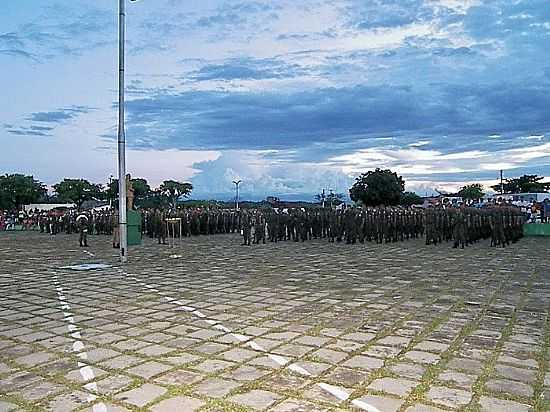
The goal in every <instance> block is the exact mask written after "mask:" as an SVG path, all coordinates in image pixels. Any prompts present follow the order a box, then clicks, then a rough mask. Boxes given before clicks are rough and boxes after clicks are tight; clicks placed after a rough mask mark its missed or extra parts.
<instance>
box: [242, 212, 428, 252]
mask: <svg viewBox="0 0 550 412" xmlns="http://www.w3.org/2000/svg"><path fill="white" fill-rule="evenodd" d="M241 221H242V234H243V244H244V245H250V244H252V243H256V244H257V243H265V242H266V240H269V241H270V242H279V241H285V240H290V241H294V242H305V241H308V240H312V239H327V240H328V241H329V242H332V243H334V242H345V243H347V244H355V243H357V242H359V243H365V241H368V242H371V241H374V242H377V243H390V242H398V241H404V240H408V239H411V238H417V237H419V236H422V233H423V211H421V210H417V209H405V208H400V207H380V208H351V207H350V208H341V209H339V210H331V209H284V210H283V209H278V210H256V211H246V210H245V211H243V212H242V218H241Z"/></svg>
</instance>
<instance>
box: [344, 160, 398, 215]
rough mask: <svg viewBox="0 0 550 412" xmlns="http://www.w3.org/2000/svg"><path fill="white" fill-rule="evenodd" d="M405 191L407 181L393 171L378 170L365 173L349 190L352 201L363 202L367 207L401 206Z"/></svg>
mask: <svg viewBox="0 0 550 412" xmlns="http://www.w3.org/2000/svg"><path fill="white" fill-rule="evenodd" d="M404 191H405V181H404V180H403V178H402V177H401V176H398V175H397V173H395V172H392V171H391V170H389V169H387V170H382V169H379V168H377V169H376V170H374V171H372V170H370V171H368V172H367V173H363V174H362V175H361V176H359V177H358V178H357V179H355V183H354V184H353V186H352V187H351V189H350V190H349V194H350V197H351V200H353V201H354V202H358V201H361V202H362V203H363V204H364V205H366V206H378V205H387V206H395V205H397V204H399V200H400V199H401V194H402V193H403V192H404Z"/></svg>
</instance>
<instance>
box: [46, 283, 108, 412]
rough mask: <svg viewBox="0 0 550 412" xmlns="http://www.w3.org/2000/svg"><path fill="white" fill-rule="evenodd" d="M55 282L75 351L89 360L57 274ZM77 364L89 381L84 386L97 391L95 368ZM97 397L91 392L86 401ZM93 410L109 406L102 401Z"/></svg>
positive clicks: (78, 355)
mask: <svg viewBox="0 0 550 412" xmlns="http://www.w3.org/2000/svg"><path fill="white" fill-rule="evenodd" d="M53 283H54V286H55V290H56V292H57V299H58V300H59V303H60V306H61V309H62V310H63V316H64V320H65V321H66V322H67V329H68V331H69V334H70V335H71V337H72V338H73V339H74V342H73V352H75V353H76V356H77V357H78V358H79V359H82V360H87V359H88V354H87V353H86V352H85V351H84V349H85V347H84V343H83V342H82V341H81V340H80V339H82V335H81V334H80V332H79V331H78V326H77V325H76V324H75V320H74V317H73V315H72V313H71V312H65V311H66V310H68V311H70V310H71V305H69V303H68V302H67V297H66V296H65V295H64V294H63V293H64V290H63V286H61V284H60V283H59V277H58V276H57V275H54V276H53ZM77 365H78V367H79V372H80V375H81V376H82V379H83V380H84V382H89V383H87V384H86V385H84V388H85V389H88V390H89V391H90V390H91V391H94V392H97V384H96V383H95V382H90V381H93V380H95V374H94V371H93V369H92V368H91V367H90V366H89V365H87V364H85V363H83V362H78V363H77ZM96 399H97V396H96V395H94V394H92V393H89V394H88V396H87V398H86V401H87V402H88V403H91V402H94V401H95V400H96ZM92 411H93V412H107V406H105V404H104V403H103V402H100V403H98V404H96V405H93V406H92Z"/></svg>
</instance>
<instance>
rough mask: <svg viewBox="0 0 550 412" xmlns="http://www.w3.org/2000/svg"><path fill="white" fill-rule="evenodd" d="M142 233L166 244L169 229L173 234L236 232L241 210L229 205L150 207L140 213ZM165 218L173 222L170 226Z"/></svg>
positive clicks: (193, 234) (176, 235)
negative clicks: (212, 206)
mask: <svg viewBox="0 0 550 412" xmlns="http://www.w3.org/2000/svg"><path fill="white" fill-rule="evenodd" d="M141 219H142V233H143V234H145V235H147V236H149V237H150V238H153V239H157V240H158V243H159V244H166V238H167V236H168V230H169V228H171V229H172V230H173V231H174V232H173V233H171V235H172V236H174V237H190V236H198V235H216V234H223V233H235V232H239V230H240V225H241V213H240V212H238V211H236V210H230V209H206V208H193V209H176V210H174V209H171V210H162V209H152V210H143V211H142V213H141ZM167 222H173V224H172V226H169V225H168V223H167Z"/></svg>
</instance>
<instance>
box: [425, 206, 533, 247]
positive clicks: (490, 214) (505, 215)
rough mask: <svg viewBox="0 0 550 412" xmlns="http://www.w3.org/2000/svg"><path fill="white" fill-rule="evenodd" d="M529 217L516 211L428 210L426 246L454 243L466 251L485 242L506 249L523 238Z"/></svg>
mask: <svg viewBox="0 0 550 412" xmlns="http://www.w3.org/2000/svg"><path fill="white" fill-rule="evenodd" d="M525 221H526V216H525V214H524V213H522V212H521V211H520V209H518V208H516V207H510V206H498V207H491V208H483V209H479V208H473V207H465V206H461V207H460V208H445V209H442V208H434V209H426V212H425V232H426V245H429V244H433V245H437V244H440V243H442V242H444V241H445V242H450V241H452V242H453V247H455V248H458V247H461V248H464V247H465V246H468V245H472V244H474V243H476V242H478V241H479V240H482V239H491V246H495V247H506V246H507V245H510V243H515V242H517V241H518V240H519V239H521V238H522V237H523V225H524V224H525Z"/></svg>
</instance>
